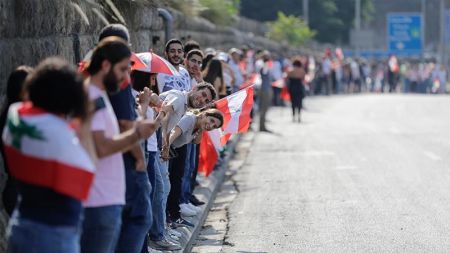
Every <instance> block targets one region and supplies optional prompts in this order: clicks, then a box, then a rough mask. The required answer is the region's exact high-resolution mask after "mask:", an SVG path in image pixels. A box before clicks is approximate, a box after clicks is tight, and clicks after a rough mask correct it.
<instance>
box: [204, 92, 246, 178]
mask: <svg viewBox="0 0 450 253" xmlns="http://www.w3.org/2000/svg"><path fill="white" fill-rule="evenodd" d="M215 104H216V108H217V109H218V110H219V111H221V112H222V113H223V116H224V118H223V119H224V122H223V126H222V129H214V130H212V131H209V132H204V133H203V136H202V140H201V142H200V158H199V165H198V171H199V172H200V173H203V174H205V175H206V176H208V175H209V174H210V173H211V172H212V170H213V169H214V166H215V165H216V163H217V159H218V158H219V151H220V150H221V149H222V147H223V146H224V145H225V144H226V143H227V142H228V140H229V139H230V137H231V135H232V134H235V133H244V132H247V130H248V128H249V126H250V122H251V118H250V112H251V110H252V107H253V86H250V87H247V88H246V89H243V90H240V91H238V92H236V93H233V94H231V95H229V96H227V97H225V98H223V99H220V100H218V101H216V102H215Z"/></svg>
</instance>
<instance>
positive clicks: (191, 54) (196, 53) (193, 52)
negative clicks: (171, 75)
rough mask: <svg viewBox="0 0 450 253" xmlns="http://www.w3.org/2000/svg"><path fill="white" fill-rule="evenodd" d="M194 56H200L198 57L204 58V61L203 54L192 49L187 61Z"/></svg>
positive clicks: (187, 55)
mask: <svg viewBox="0 0 450 253" xmlns="http://www.w3.org/2000/svg"><path fill="white" fill-rule="evenodd" d="M193 55H198V56H200V57H201V58H202V60H203V52H202V51H200V50H199V49H192V50H191V51H189V52H188V53H187V54H186V59H190V58H191V57H192V56H193Z"/></svg>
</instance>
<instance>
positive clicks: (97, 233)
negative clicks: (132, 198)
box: [81, 205, 123, 253]
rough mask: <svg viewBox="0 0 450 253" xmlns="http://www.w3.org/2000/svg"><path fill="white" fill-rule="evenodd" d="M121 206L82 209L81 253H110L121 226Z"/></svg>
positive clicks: (114, 245)
mask: <svg viewBox="0 0 450 253" xmlns="http://www.w3.org/2000/svg"><path fill="white" fill-rule="evenodd" d="M122 208H123V206H122V205H115V206H104V207H92V208H85V209H84V220H83V232H82V235H81V253H112V252H114V248H115V247H116V243H117V238H118V237H119V232H120V226H121V224H122V219H121V214H122Z"/></svg>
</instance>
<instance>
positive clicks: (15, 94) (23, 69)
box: [6, 65, 33, 105]
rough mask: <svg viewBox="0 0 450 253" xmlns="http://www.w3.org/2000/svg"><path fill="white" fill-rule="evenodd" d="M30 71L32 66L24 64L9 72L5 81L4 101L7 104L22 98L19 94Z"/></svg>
mask: <svg viewBox="0 0 450 253" xmlns="http://www.w3.org/2000/svg"><path fill="white" fill-rule="evenodd" d="M32 72H33V68H32V67H30V66H26V65H22V66H19V67H17V68H16V69H15V70H13V72H11V74H10V75H9V77H8V82H7V83H6V102H7V104H8V105H10V104H12V103H15V102H19V101H21V100H22V98H21V97H20V95H21V93H22V90H23V85H24V83H25V79H26V78H27V76H28V75H29V74H31V73H32Z"/></svg>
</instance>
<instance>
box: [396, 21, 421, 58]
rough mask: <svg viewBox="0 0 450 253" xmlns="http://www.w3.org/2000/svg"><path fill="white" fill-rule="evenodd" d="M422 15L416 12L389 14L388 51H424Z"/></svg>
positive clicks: (412, 52) (408, 53)
mask: <svg viewBox="0 0 450 253" xmlns="http://www.w3.org/2000/svg"><path fill="white" fill-rule="evenodd" d="M422 29H423V27H422V15H421V14H420V13H415V12H406V13H389V14H387V35H388V36H387V37H388V38H387V43H388V51H389V53H392V54H398V55H416V54H420V53H421V52H422V41H423V30H422Z"/></svg>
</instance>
